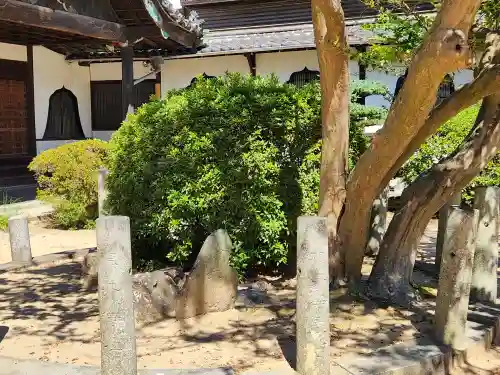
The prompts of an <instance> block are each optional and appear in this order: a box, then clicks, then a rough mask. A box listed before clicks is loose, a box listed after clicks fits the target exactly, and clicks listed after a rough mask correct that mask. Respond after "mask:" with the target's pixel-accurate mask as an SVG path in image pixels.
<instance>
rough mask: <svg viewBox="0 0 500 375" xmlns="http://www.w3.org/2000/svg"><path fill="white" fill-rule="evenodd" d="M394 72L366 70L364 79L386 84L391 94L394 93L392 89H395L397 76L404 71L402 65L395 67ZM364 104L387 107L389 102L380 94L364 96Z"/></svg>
mask: <svg viewBox="0 0 500 375" xmlns="http://www.w3.org/2000/svg"><path fill="white" fill-rule="evenodd" d="M395 70H396V71H395V72H394V73H392V74H391V73H385V72H382V71H378V70H370V69H367V70H366V79H367V80H370V81H377V82H381V83H383V84H384V85H386V86H387V87H388V88H389V92H390V93H391V94H394V90H395V89H396V82H397V80H398V77H399V76H400V75H401V74H403V73H404V71H405V68H404V67H395ZM366 104H367V105H374V106H377V107H386V108H389V106H390V105H391V103H390V102H389V101H388V100H385V99H384V98H383V97H382V96H380V95H373V96H370V97H367V98H366Z"/></svg>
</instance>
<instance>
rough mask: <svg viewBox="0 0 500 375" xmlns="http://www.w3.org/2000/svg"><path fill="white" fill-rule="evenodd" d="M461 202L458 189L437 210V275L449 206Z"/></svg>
mask: <svg viewBox="0 0 500 375" xmlns="http://www.w3.org/2000/svg"><path fill="white" fill-rule="evenodd" d="M461 203H462V192H461V191H460V192H458V193H457V194H456V195H455V196H453V197H452V198H451V200H450V201H449V202H448V203H446V204H445V205H444V206H443V207H442V208H441V209H440V210H439V220H438V232H437V238H436V256H435V258H434V264H435V265H436V274H438V275H439V269H440V267H441V258H442V256H443V244H444V237H445V234H446V229H447V221H448V215H449V212H448V211H449V208H450V207H460V204H461Z"/></svg>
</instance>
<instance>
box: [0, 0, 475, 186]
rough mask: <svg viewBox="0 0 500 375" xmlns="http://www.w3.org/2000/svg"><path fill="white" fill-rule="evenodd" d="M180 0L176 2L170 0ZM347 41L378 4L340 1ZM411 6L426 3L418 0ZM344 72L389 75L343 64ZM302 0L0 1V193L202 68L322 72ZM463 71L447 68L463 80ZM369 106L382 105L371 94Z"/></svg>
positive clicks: (392, 78)
mask: <svg viewBox="0 0 500 375" xmlns="http://www.w3.org/2000/svg"><path fill="white" fill-rule="evenodd" d="M178 1H179V0H178ZM343 7H344V12H345V16H346V20H347V21H346V22H347V37H348V42H349V44H350V46H351V47H352V48H353V49H364V48H369V45H370V37H371V35H370V33H369V32H368V31H366V30H364V29H363V27H362V25H363V24H365V23H369V22H372V21H373V16H374V15H375V13H374V12H373V10H371V9H369V8H367V7H366V6H365V5H364V4H363V2H362V1H361V0H344V1H343ZM418 10H420V11H431V10H432V9H431V8H430V7H429V5H428V4H427V5H426V4H423V5H421V6H419V8H418ZM349 68H350V72H351V75H352V76H353V77H354V78H358V79H371V80H378V81H381V82H383V83H385V84H387V85H388V86H389V88H390V89H391V91H394V89H395V86H396V82H397V79H398V76H399V75H400V74H402V73H403V72H404V67H395V73H394V74H393V75H390V74H386V73H383V72H378V71H372V70H370V69H367V68H366V67H364V66H362V65H361V64H359V63H358V62H357V61H354V60H353V61H351V62H350V64H349ZM318 70H319V68H318V60H317V56H316V51H315V45H314V35H313V26H312V20H311V3H310V0H180V2H178V3H171V2H169V0H0V92H1V93H2V100H1V101H0V190H1V189H2V187H5V186H31V187H32V186H33V179H32V176H31V175H30V174H29V173H28V171H27V169H26V166H27V165H28V163H29V162H30V160H31V159H32V158H33V156H35V155H37V154H39V153H40V152H42V151H44V150H47V149H49V148H52V147H56V146H58V145H61V144H63V143H67V142H73V141H75V140H79V139H85V138H100V139H104V140H108V139H109V138H110V136H111V134H112V133H113V132H114V131H116V130H117V129H118V128H119V127H120V125H121V122H122V121H123V119H124V117H125V115H126V113H127V111H130V110H133V108H135V107H137V106H138V105H140V104H142V103H144V102H146V101H147V100H148V99H149V98H150V97H151V95H157V96H161V95H162V94H165V93H166V92H167V91H168V90H170V89H174V88H175V89H178V88H183V87H187V86H188V85H190V84H191V82H192V81H193V79H194V78H195V77H197V76H199V75H202V74H204V75H206V76H219V75H222V74H224V73H225V72H240V73H243V74H252V75H266V74H271V73H274V74H276V75H277V76H278V77H279V79H280V80H281V81H282V82H291V83H304V82H307V81H309V80H311V79H317V78H318V77H319V71H318ZM471 77H472V73H471V72H470V71H464V72H460V73H459V74H457V75H455V76H454V80H455V86H456V87H460V85H462V84H463V83H464V82H467V81H469V80H470V79H471ZM367 104H373V105H381V106H382V105H385V106H388V105H389V103H388V102H387V101H386V100H385V99H384V98H381V97H380V98H379V97H372V98H368V99H367Z"/></svg>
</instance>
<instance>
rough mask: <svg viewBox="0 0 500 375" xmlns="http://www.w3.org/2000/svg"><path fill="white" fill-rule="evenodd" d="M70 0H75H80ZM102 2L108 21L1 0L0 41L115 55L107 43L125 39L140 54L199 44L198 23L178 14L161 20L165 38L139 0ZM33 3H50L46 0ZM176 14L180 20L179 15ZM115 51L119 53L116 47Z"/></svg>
mask: <svg viewBox="0 0 500 375" xmlns="http://www.w3.org/2000/svg"><path fill="white" fill-rule="evenodd" d="M70 1H73V4H75V1H82V0H70ZM70 1H68V0H67V1H65V3H69V2H70ZM96 1H100V0H96ZM103 1H104V2H105V4H104V6H103V7H102V8H103V9H104V10H105V11H106V12H103V11H102V9H99V10H100V13H99V14H103V13H106V14H109V13H110V12H109V11H108V10H109V9H112V15H113V17H109V18H112V20H109V19H108V20H105V19H101V18H95V17H92V16H89V15H88V14H86V15H83V14H79V13H75V11H74V9H73V8H72V9H71V10H72V12H67V11H64V10H60V9H53V8H49V7H47V6H41V5H36V4H32V3H31V2H27V1H26V0H24V1H19V0H0V42H4V43H14V44H23V45H43V46H45V47H47V48H50V49H52V50H54V51H56V52H58V53H61V54H64V55H66V56H68V55H72V54H76V55H81V56H90V55H93V54H95V53H99V52H103V51H104V52H111V53H113V54H115V52H114V51H113V47H112V46H113V45H115V46H116V45H117V44H120V43H127V42H128V43H130V42H132V43H135V45H134V49H137V50H138V51H141V54H143V55H144V54H148V53H149V52H148V51H149V50H151V51H153V52H152V54H158V53H157V52H154V51H157V50H159V49H160V50H162V51H163V52H164V53H165V52H173V51H177V50H179V49H181V50H186V48H187V49H191V48H193V47H194V46H196V45H197V44H199V41H200V39H201V32H200V28H199V26H198V27H192V26H190V22H191V20H188V19H181V21H182V22H179V23H176V20H175V19H170V18H169V19H166V21H165V22H164V23H163V24H164V26H166V27H167V29H168V30H164V31H166V32H167V33H168V36H169V38H165V37H164V35H162V32H161V30H160V29H159V27H158V25H156V24H155V22H154V21H153V19H152V18H151V17H150V16H149V14H148V12H147V11H146V9H145V7H144V4H143V2H142V0H116V1H113V0H111V1H110V2H107V1H106V0H103ZM153 1H161V0H153ZM38 3H45V4H49V3H50V0H43V1H40V0H39V1H38ZM58 3H59V2H58ZM64 5H65V6H66V4H64ZM77 5H78V4H77ZM111 6H113V8H111ZM87 13H88V12H87ZM176 16H177V19H179V14H176ZM190 27H191V29H190ZM110 50H111V51H110ZM116 53H118V54H119V49H118V51H117V52H116Z"/></svg>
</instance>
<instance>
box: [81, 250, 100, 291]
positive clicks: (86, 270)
mask: <svg viewBox="0 0 500 375" xmlns="http://www.w3.org/2000/svg"><path fill="white" fill-rule="evenodd" d="M98 269H99V257H98V256H97V253H88V254H86V255H85V257H84V258H83V262H82V283H83V288H84V289H85V290H95V289H96V288H97V271H98Z"/></svg>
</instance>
